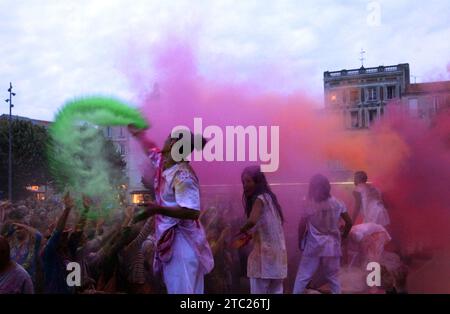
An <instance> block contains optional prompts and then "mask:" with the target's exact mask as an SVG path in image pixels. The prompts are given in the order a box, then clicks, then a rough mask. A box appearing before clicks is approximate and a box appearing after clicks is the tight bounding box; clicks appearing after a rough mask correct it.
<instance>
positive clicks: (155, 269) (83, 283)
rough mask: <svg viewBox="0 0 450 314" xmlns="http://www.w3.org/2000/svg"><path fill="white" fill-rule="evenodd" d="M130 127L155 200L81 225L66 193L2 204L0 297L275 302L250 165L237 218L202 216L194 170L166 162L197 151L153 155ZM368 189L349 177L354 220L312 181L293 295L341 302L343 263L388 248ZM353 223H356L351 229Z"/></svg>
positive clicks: (280, 261)
mask: <svg viewBox="0 0 450 314" xmlns="http://www.w3.org/2000/svg"><path fill="white" fill-rule="evenodd" d="M129 130H130V132H131V133H132V134H133V135H134V137H135V138H136V139H137V140H138V141H139V142H140V143H141V145H142V147H143V149H144V152H145V153H146V154H147V156H148V157H149V160H150V161H151V163H152V165H153V167H154V168H155V173H156V174H155V179H154V183H153V189H154V195H155V199H154V201H152V202H148V203H146V204H144V206H126V207H125V208H123V209H119V210H118V211H117V212H116V214H115V215H113V216H112V217H109V218H108V219H88V217H89V211H90V210H92V208H93V201H92V200H91V199H89V198H88V197H87V196H83V198H82V204H78V205H76V204H75V202H74V199H73V198H72V196H71V195H70V194H69V193H66V194H65V195H64V196H63V197H61V198H60V199H58V198H52V199H47V200H45V201H35V200H27V201H22V202H18V203H15V204H11V203H9V202H7V201H3V202H2V203H0V227H1V236H0V293H45V294H50V293H52V294H54V293H57V294H73V293H84V294H89V293H92V294H95V293H169V294H173V293H197V294H201V293H248V292H250V293H256V294H263V293H273V294H275V293H284V292H285V288H284V286H285V279H286V278H287V277H288V275H291V274H288V254H287V249H286V240H285V235H284V229H283V223H284V219H285V218H284V215H283V209H282V208H281V206H280V203H279V201H278V199H277V196H276V195H275V194H274V193H273V191H272V190H271V188H270V185H269V183H268V182H267V179H266V177H265V175H264V173H263V172H261V170H260V167H258V166H251V167H247V168H245V169H244V171H243V172H242V175H241V181H242V188H243V195H242V201H243V210H242V212H243V215H242V216H243V219H236V220H230V219H227V218H228V217H226V213H225V212H224V211H223V210H222V209H221V208H215V207H210V208H208V209H206V210H205V211H201V210H200V209H201V203H200V184H199V180H198V178H197V176H196V174H195V172H194V170H193V169H192V168H191V166H190V165H189V163H188V162H186V161H184V160H183V159H181V160H180V161H176V160H175V159H174V158H173V156H172V155H173V154H172V151H173V149H174V147H176V148H177V149H178V153H180V155H182V156H187V155H188V154H190V153H192V151H193V150H194V149H202V147H194V145H193V144H192V145H191V146H189V147H190V149H189V147H188V149H186V147H187V146H185V145H178V144H180V141H182V140H183V137H182V136H180V137H179V138H172V137H168V138H167V140H166V141H165V143H164V146H163V148H162V149H158V148H157V147H156V145H154V143H152V142H150V141H148V140H147V138H146V137H145V136H144V135H143V132H142V131H140V130H137V129H135V128H133V127H132V126H130V127H129ZM191 135H192V134H191ZM192 137H193V135H192ZM192 139H193V138H192ZM177 143H178V144H177ZM191 143H194V141H191ZM176 144H177V146H175V145H176ZM203 145H204V143H203ZM367 181H368V178H367V174H366V173H365V172H362V171H359V172H357V173H355V186H356V187H355V191H354V199H355V210H354V211H353V213H354V214H353V217H352V218H353V219H352V218H351V217H350V215H349V213H348V210H347V207H346V206H345V204H344V202H342V201H341V200H339V199H337V198H336V197H334V196H333V195H332V194H331V192H332V191H331V185H330V182H329V180H328V179H327V178H326V177H325V176H323V175H320V174H318V175H315V176H313V177H312V178H311V180H310V182H309V188H308V192H307V195H306V196H305V198H304V200H303V202H302V203H301V204H299V206H298V207H299V213H301V215H300V214H299V217H298V218H299V220H300V223H299V229H298V246H299V249H300V250H301V252H302V254H301V259H300V262H299V266H298V270H297V275H296V277H295V284H294V288H293V291H292V292H293V293H305V292H308V291H311V290H314V291H322V290H320V287H322V286H323V285H327V286H328V287H329V291H330V292H331V293H341V292H342V287H341V280H340V277H339V274H340V271H341V270H342V267H343V266H342V265H343V258H342V256H343V254H344V255H346V263H347V264H349V265H350V266H357V267H360V268H361V267H362V268H364V267H365V265H366V264H367V263H368V262H373V261H375V262H380V261H381V254H382V252H383V249H384V246H385V244H386V243H387V242H389V241H390V234H389V232H388V225H389V215H388V212H387V210H386V208H385V207H384V205H383V202H382V198H381V194H380V192H379V190H378V189H376V188H375V187H373V186H372V185H370V184H368V183H367ZM78 207H80V208H78ZM358 215H361V216H362V218H363V219H362V223H361V224H357V225H354V221H356V219H357V218H358ZM344 239H347V240H346V241H344V242H345V243H346V245H342V244H343V240H344ZM70 265H78V267H75V269H76V270H78V271H79V280H78V282H77V280H75V281H74V282H76V284H69V280H68V276H69V275H70V274H71V272H72V271H73V269H74V268H71V267H70ZM382 272H383V276H382V278H383V280H382V285H381V286H380V287H379V289H383V291H385V292H405V291H404V286H405V283H404V281H405V276H406V275H405V271H398V272H393V271H390V270H388V269H386V267H384V266H383V265H382ZM291 276H292V275H291ZM75 277H76V276H75ZM367 291H369V290H366V291H365V292H367Z"/></svg>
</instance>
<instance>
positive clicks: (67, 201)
mask: <svg viewBox="0 0 450 314" xmlns="http://www.w3.org/2000/svg"><path fill="white" fill-rule="evenodd" d="M72 208H73V200H72V198H71V197H70V195H69V193H68V192H67V193H66V195H64V211H63V213H62V214H61V216H60V217H59V219H58V222H57V224H56V228H55V231H59V232H62V231H63V230H64V228H65V226H66V222H67V218H68V217H69V214H70V211H71V210H72Z"/></svg>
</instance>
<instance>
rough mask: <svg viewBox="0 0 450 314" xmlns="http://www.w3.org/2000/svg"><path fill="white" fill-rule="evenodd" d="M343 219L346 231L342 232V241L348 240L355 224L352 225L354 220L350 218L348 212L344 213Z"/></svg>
mask: <svg viewBox="0 0 450 314" xmlns="http://www.w3.org/2000/svg"><path fill="white" fill-rule="evenodd" d="M341 218H342V219H343V220H344V222H345V226H344V230H343V231H342V239H345V238H347V236H348V233H349V232H350V230H351V229H352V226H353V223H352V219H351V218H350V215H349V214H348V213H347V212H345V213H342V214H341Z"/></svg>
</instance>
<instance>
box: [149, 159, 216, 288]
mask: <svg viewBox="0 0 450 314" xmlns="http://www.w3.org/2000/svg"><path fill="white" fill-rule="evenodd" d="M149 157H150V159H151V161H152V163H153V165H154V166H155V167H156V168H157V172H158V171H160V176H161V178H160V179H159V180H158V175H157V176H156V177H155V194H156V200H157V203H158V204H160V205H162V206H170V207H171V206H181V207H186V208H189V209H193V210H200V186H199V182H198V179H197V176H196V175H195V173H194V171H193V169H192V168H191V166H190V165H189V164H188V163H186V162H181V163H176V164H175V165H173V166H172V167H170V168H168V169H165V170H164V171H162V168H161V167H162V158H161V153H160V152H159V151H157V150H152V151H151V152H150V155H149ZM155 227H156V230H155V233H156V234H155V238H156V241H159V239H160V238H161V236H162V235H163V234H164V232H165V231H166V230H168V229H170V228H172V227H175V240H174V246H173V249H174V250H180V249H182V250H188V251H192V252H193V254H190V252H186V253H189V254H184V255H183V256H189V257H190V258H191V257H192V258H196V259H197V261H198V263H196V262H197V261H195V262H194V263H191V264H198V267H199V269H198V270H199V271H200V272H201V273H203V274H207V273H209V272H210V271H211V270H212V268H213V267H214V259H213V256H212V252H211V249H210V247H209V244H208V241H207V239H206V235H205V231H204V229H203V227H202V225H201V224H200V222H199V221H195V220H191V219H179V218H173V217H168V216H164V215H156V226H155ZM178 237H183V239H177V238H178ZM181 243H182V244H183V245H181ZM185 244H187V246H186V245H185ZM174 255H175V256H176V255H179V254H178V253H176V252H175V253H174ZM172 262H174V263H176V262H177V261H175V259H174V258H173V259H172V261H171V263H172ZM186 262H188V261H186ZM154 267H155V269H159V267H160V265H159V261H158V260H157V258H156V255H155V264H154ZM176 280H183V279H180V278H178V279H176Z"/></svg>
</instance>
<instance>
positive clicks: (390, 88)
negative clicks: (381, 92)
mask: <svg viewBox="0 0 450 314" xmlns="http://www.w3.org/2000/svg"><path fill="white" fill-rule="evenodd" d="M395 97H396V95H395V86H388V87H387V98H386V99H392V98H395Z"/></svg>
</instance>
